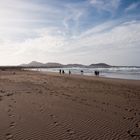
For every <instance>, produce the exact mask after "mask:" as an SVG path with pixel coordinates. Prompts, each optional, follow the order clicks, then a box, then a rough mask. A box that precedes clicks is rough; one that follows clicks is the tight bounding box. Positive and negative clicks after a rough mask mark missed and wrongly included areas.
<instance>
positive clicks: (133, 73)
mask: <svg viewBox="0 0 140 140" xmlns="http://www.w3.org/2000/svg"><path fill="white" fill-rule="evenodd" d="M60 69H61V70H64V71H65V73H68V72H69V70H70V71H71V74H81V70H83V74H84V75H88V76H95V75H94V71H95V70H98V71H99V72H100V75H99V76H101V77H108V78H118V79H133V80H140V67H111V68H80V67H71V68H37V69H32V70H37V71H41V72H57V73H59V70H60Z"/></svg>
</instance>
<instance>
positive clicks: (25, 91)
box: [0, 70, 140, 140]
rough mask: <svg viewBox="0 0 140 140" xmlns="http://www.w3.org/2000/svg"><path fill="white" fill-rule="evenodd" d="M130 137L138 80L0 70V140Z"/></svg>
mask: <svg viewBox="0 0 140 140" xmlns="http://www.w3.org/2000/svg"><path fill="white" fill-rule="evenodd" d="M133 139H134V140H139V139H140V81H136V80H119V79H109V78H108V79H107V78H100V77H89V76H82V75H79V76H78V75H70V76H69V75H59V74H54V73H46V74H43V73H39V72H31V71H20V70H14V71H12V70H11V71H10V70H6V71H1V70H0V140H133Z"/></svg>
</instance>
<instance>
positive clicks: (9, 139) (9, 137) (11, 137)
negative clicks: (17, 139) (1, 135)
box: [5, 133, 13, 140]
mask: <svg viewBox="0 0 140 140" xmlns="http://www.w3.org/2000/svg"><path fill="white" fill-rule="evenodd" d="M5 137H6V140H13V135H12V134H11V133H6V135H5Z"/></svg>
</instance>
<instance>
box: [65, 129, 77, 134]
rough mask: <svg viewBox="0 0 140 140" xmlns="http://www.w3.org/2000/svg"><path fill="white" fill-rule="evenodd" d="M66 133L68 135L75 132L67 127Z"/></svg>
mask: <svg viewBox="0 0 140 140" xmlns="http://www.w3.org/2000/svg"><path fill="white" fill-rule="evenodd" d="M67 133H69V135H74V134H75V132H74V131H73V130H72V129H68V130H67Z"/></svg>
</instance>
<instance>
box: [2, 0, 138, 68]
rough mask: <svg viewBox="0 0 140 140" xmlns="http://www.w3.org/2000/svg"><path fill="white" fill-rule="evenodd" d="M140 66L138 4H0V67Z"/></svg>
mask: <svg viewBox="0 0 140 140" xmlns="http://www.w3.org/2000/svg"><path fill="white" fill-rule="evenodd" d="M33 60H36V61H40V62H60V63H63V64H66V63H81V64H91V63H99V62H105V63H108V64H111V65H138V66H140V0H0V65H18V64H22V63H29V62H30V61H33Z"/></svg>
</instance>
